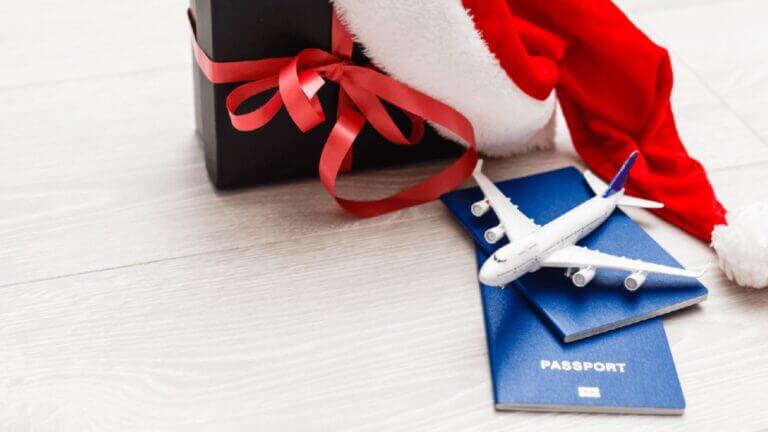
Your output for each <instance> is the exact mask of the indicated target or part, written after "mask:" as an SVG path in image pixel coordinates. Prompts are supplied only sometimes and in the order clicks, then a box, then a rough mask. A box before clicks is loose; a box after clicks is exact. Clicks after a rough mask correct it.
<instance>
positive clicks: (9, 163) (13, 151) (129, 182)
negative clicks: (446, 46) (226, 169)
mask: <svg viewBox="0 0 768 432" xmlns="http://www.w3.org/2000/svg"><path fill="white" fill-rule="evenodd" d="M620 4H621V5H622V7H625V10H626V11H627V12H628V13H629V15H630V17H631V18H632V19H634V20H635V21H636V22H638V23H639V24H640V25H641V26H642V27H643V28H645V29H647V30H648V31H649V33H650V35H651V36H652V37H653V38H654V39H656V40H658V41H660V42H663V43H664V44H666V45H668V46H669V47H670V49H671V54H672V59H673V63H674V65H675V71H676V86H675V89H674V92H673V106H674V109H675V112H676V115H677V121H678V127H679V129H680V133H681V135H682V136H683V138H684V140H685V141H686V143H687V145H688V147H689V150H690V152H691V153H692V154H693V155H695V156H696V157H698V158H700V159H701V160H702V162H703V163H704V165H705V166H707V168H709V169H710V172H711V180H712V182H713V184H714V185H715V187H716V189H717V190H718V192H719V194H720V196H721V198H722V200H723V201H724V202H725V203H726V205H728V206H735V205H740V204H745V203H750V202H754V201H756V200H763V201H767V200H768V188H766V187H763V184H762V183H763V182H765V181H768V134H766V132H765V131H766V127H765V121H764V120H765V117H764V115H765V114H764V110H763V109H759V108H760V107H764V106H765V103H766V102H768V93H767V92H766V91H765V90H768V86H766V83H767V82H768V81H767V80H766V79H765V78H766V75H765V74H766V70H767V69H766V68H765V67H763V66H765V64H764V62H765V58H767V57H765V56H764V55H762V54H764V53H765V52H766V51H768V41H766V39H765V37H764V35H765V33H764V32H763V33H759V32H758V30H760V29H761V28H762V27H760V25H761V21H760V20H759V19H757V18H756V17H758V16H765V14H766V13H768V7H767V6H765V3H764V2H758V1H751V0H742V1H728V2H726V1H724V0H723V1H717V0H714V1H713V0H674V1H672V2H670V1H666V2H659V1H655V0H654V1H643V2H638V1H635V0H624V1H621V2H620ZM185 7H186V4H185V2H184V1H183V0H162V1H153V2H146V3H135V2H133V3H125V2H118V1H115V0H110V1H103V0H102V1H95V0H83V1H80V2H77V4H74V3H71V2H70V3H61V2H53V1H46V0H32V1H28V2H16V3H7V4H3V5H0V49H2V50H3V52H4V56H3V58H2V59H1V60H0V65H2V66H3V67H0V150H1V151H2V153H0V154H2V155H3V156H2V158H0V244H2V245H3V246H4V247H2V248H0V262H2V265H1V266H0V293H2V295H3V301H2V302H0V344H2V355H0V430H3V431H27V430H29V431H68V430H72V431H78V432H80V431H90V430H93V431H113V430H114V431H193V430H194V431H198V430H199V431H222V430H227V431H229V430H232V431H241V430H242V431H252V430H354V431H379V430H426V431H429V430H435V431H445V430H457V431H458V430H461V431H465V430H556V429H567V430H598V431H600V430H606V431H615V430H618V429H620V430H639V431H658V430H723V429H726V428H728V429H729V430H760V429H761V428H762V429H764V428H765V427H766V424H768V414H766V413H765V410H764V409H763V406H762V405H763V404H762V398H763V396H764V395H766V394H768V367H766V366H765V365H766V364H768V344H767V343H766V342H765V335H766V334H767V333H768V321H766V320H765V311H766V309H768V291H751V290H745V289H741V288H738V287H735V286H734V285H732V284H731V283H729V282H728V281H727V280H725V279H724V277H723V275H722V274H721V273H720V272H718V271H711V272H709V273H708V274H707V275H706V276H705V278H704V282H705V283H706V284H707V285H708V286H709V287H710V289H711V295H710V299H709V300H708V301H707V302H705V303H704V304H703V305H701V306H700V307H695V308H692V309H690V310H687V311H682V312H678V313H675V314H673V315H671V316H669V317H668V318H667V319H665V324H666V330H667V333H668V336H669V340H670V344H671V347H672V351H673V354H674V356H675V360H676V362H677V368H678V372H679V374H680V379H681V381H682V384H683V388H684V391H685V395H686V399H687V402H688V409H687V412H686V414H685V415H684V416H683V417H681V418H665V417H645V416H643V417H639V416H608V415H586V414H531V413H497V412H495V411H494V410H493V407H492V394H491V385H490V377H489V371H488V364H487V361H488V360H487V356H486V347H485V334H484V330H483V322H482V315H481V308H480V298H479V295H478V291H477V281H476V274H475V263H474V255H473V251H472V247H471V244H470V241H469V240H468V239H467V237H466V236H465V235H464V233H463V232H462V231H461V229H460V228H459V227H458V226H457V225H456V224H455V223H454V222H453V221H452V220H451V218H450V217H449V215H448V214H447V211H446V210H445V209H443V207H442V206H441V205H440V204H439V203H430V204H427V205H423V206H419V207H417V208H413V209H408V210H405V211H403V212H399V213H397V214H393V215H387V216H384V217H380V218H375V219H365V220H360V219H355V218H352V217H350V216H347V215H345V214H343V213H341V212H340V211H339V210H338V209H337V208H336V207H335V205H334V204H333V202H332V201H331V200H330V198H328V197H327V196H326V194H325V192H324V190H323V189H322V187H321V186H320V184H319V183H318V182H317V181H316V180H312V179H309V180H305V181H298V182H291V183H284V184H278V185H272V186H268V187H262V188H257V189H252V190H247V191H240V192H230V193H218V192H216V191H214V190H213V189H212V188H211V186H210V185H209V183H208V181H207V178H206V175H205V172H204V167H203V161H202V155H201V150H200V148H199V143H198V141H197V138H196V137H195V135H194V132H193V130H192V128H193V121H192V99H191V85H192V84H191V72H190V67H191V65H190V64H189V45H188V34H187V30H186V24H185V21H184V9H185ZM760 14H762V15H760ZM719 16H722V17H724V18H723V19H722V20H718V17H719ZM715 24H719V25H715ZM728 38H731V39H733V38H741V39H742V42H741V44H739V45H738V48H734V50H735V51H730V50H729V48H730V47H736V45H737V44H736V43H731V44H728V43H726V42H723V43H722V44H720V45H716V46H715V48H712V49H710V48H708V47H710V46H712V45H711V44H712V43H715V42H713V41H718V40H720V39H722V40H727V39H728ZM747 40H748V41H747ZM747 42H748V43H747ZM721 63H722V64H721ZM726 64H727V67H726V66H725V65H726ZM560 120H561V121H560V125H561V127H560V131H559V134H558V138H557V140H558V146H557V150H556V151H555V152H546V153H538V154H533V155H528V156H524V157H520V158H516V159H511V160H504V161H490V162H489V163H488V164H487V168H488V174H489V175H490V176H491V177H492V178H495V179H503V178H509V177H514V176H522V175H527V174H531V173H534V172H539V171H544V170H547V169H552V168H557V167H561V166H565V165H574V164H575V165H579V164H580V162H579V160H578V158H577V157H576V155H575V154H574V153H573V150H572V149H571V148H570V143H569V138H568V136H567V133H565V131H564V126H563V125H564V123H563V122H562V118H561V119H560ZM437 167H438V164H434V163H431V164H424V165H420V166H415V167H407V168H401V169H391V170H382V171H376V172H369V173H361V174H355V175H352V176H349V177H345V178H344V180H343V182H342V191H343V192H344V193H346V194H347V195H350V196H370V195H371V194H373V195H381V194H384V193H386V192H387V191H393V190H395V189H397V188H398V187H400V186H402V185H404V184H405V183H408V182H412V181H414V180H416V179H417V178H419V177H420V176H423V175H425V172H427V171H430V170H435V169H437ZM631 214H632V216H633V217H634V218H635V219H636V220H638V221H639V222H640V223H642V224H643V225H644V226H645V227H646V229H647V230H648V231H649V233H650V234H651V235H652V236H654V237H655V238H656V239H657V240H658V241H659V242H660V243H662V244H663V245H664V246H665V247H666V248H667V249H668V250H669V251H670V252H671V253H672V254H673V255H675V256H676V257H677V258H678V259H679V260H680V261H682V262H683V263H684V264H686V265H689V266H702V265H705V264H706V263H707V262H709V261H710V260H712V259H713V255H712V253H711V251H710V250H709V249H708V248H707V247H706V245H703V244H701V243H700V242H698V241H696V240H695V239H692V238H691V237H689V236H687V235H686V234H684V233H683V232H681V231H679V230H678V229H676V228H674V227H671V226H669V225H667V224H666V223H664V222H662V221H660V220H659V219H658V218H656V217H655V216H653V215H651V214H649V213H647V212H644V211H641V210H637V211H633V212H631ZM734 420H737V421H734Z"/></svg>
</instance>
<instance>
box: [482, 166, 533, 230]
mask: <svg viewBox="0 0 768 432" xmlns="http://www.w3.org/2000/svg"><path fill="white" fill-rule="evenodd" d="M481 167H482V161H479V162H478V165H477V168H475V172H474V173H473V174H472V175H473V176H474V177H475V181H476V182H477V185H478V186H480V189H481V190H482V191H483V194H485V198H486V199H487V200H488V204H490V205H491V208H492V209H493V211H494V213H496V216H497V217H498V218H499V222H501V225H502V228H503V229H504V233H505V234H506V235H507V238H508V239H509V241H515V240H517V239H519V238H521V237H524V236H525V235H526V234H529V233H531V232H532V231H535V230H536V229H538V228H539V225H536V223H534V222H533V221H532V220H531V219H529V218H528V217H527V216H526V215H524V214H523V212H521V211H520V210H518V208H517V206H516V205H514V204H512V202H510V200H509V198H507V196H506V195H504V193H503V192H502V191H500V190H499V188H497V187H496V185H495V184H493V182H492V181H490V180H489V179H488V177H486V176H485V175H484V174H483V173H482V172H481V171H480V169H481Z"/></svg>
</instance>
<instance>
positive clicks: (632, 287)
mask: <svg viewBox="0 0 768 432" xmlns="http://www.w3.org/2000/svg"><path fill="white" fill-rule="evenodd" d="M646 277H648V274H647V273H645V272H634V273H632V274H631V275H629V276H627V278H626V279H624V288H626V289H627V291H637V290H639V289H640V287H641V286H643V284H644V283H645V278H646Z"/></svg>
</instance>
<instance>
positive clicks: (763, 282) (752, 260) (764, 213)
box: [712, 203, 768, 288]
mask: <svg viewBox="0 0 768 432" xmlns="http://www.w3.org/2000/svg"><path fill="white" fill-rule="evenodd" d="M727 219H728V225H718V226H716V227H715V229H714V230H713V231H712V247H714V248H715V251H716V252H717V256H718V258H719V260H720V268H722V269H723V271H724V272H725V274H726V275H727V276H728V279H730V280H732V281H735V282H736V283H737V284H739V285H741V286H748V287H752V288H765V287H767V286H768V204H767V203H760V204H752V205H748V206H745V207H741V208H738V209H736V210H735V211H730V212H728V217H727Z"/></svg>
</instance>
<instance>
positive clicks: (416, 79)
mask: <svg viewBox="0 0 768 432" xmlns="http://www.w3.org/2000/svg"><path fill="white" fill-rule="evenodd" d="M333 1H334V4H335V5H336V7H337V10H338V11H339V14H340V16H341V19H342V20H343V21H344V22H345V23H346V24H347V26H348V27H349V28H350V30H351V31H352V33H354V34H355V35H356V37H357V38H358V39H359V41H360V42H362V44H363V45H364V47H365V50H366V52H367V54H368V55H369V57H370V58H371V59H372V61H373V62H374V63H375V64H376V65H377V66H378V67H380V68H381V69H382V70H384V71H386V72H387V73H388V74H390V75H391V76H393V77H394V78H396V79H398V80H400V81H402V82H404V83H406V84H408V85H410V86H411V87H414V88H416V89H418V90H420V91H422V92H424V93H427V94H429V95H430V96H432V97H434V98H437V99H439V100H441V101H443V102H445V103H447V104H449V105H451V106H453V107H454V108H456V109H457V110H458V111H460V112H461V113H463V114H464V115H465V116H466V117H467V118H468V119H469V120H470V121H471V122H472V124H473V126H474V128H475V133H476V137H477V141H478V149H479V151H480V152H481V153H483V154H485V155H487V156H509V155H514V154H519V153H523V152H528V151H530V150H533V149H543V148H549V147H551V146H552V139H553V137H554V112H555V103H556V98H557V101H559V103H560V105H561V107H562V110H563V113H564V115H565V119H566V122H567V124H568V128H569V130H570V133H571V137H572V138H573V143H574V147H575V148H576V151H577V152H578V153H579V155H580V156H581V157H582V158H583V159H584V161H585V162H586V164H587V165H588V166H589V167H590V169H591V170H592V171H594V172H596V173H597V174H598V175H600V176H601V177H603V178H604V179H608V178H610V177H611V176H612V175H613V174H614V173H615V172H616V170H617V169H618V168H619V167H620V166H621V164H622V162H623V161H624V160H625V159H626V157H627V155H629V154H630V153H631V152H632V151H634V150H638V151H639V153H640V157H639V158H638V161H637V164H636V166H635V168H634V170H633V171H632V174H631V176H630V179H629V183H628V186H627V188H628V191H629V192H630V193H632V194H635V195H638V196H643V197H646V198H649V199H653V200H657V201H661V202H663V203H664V204H665V207H664V209H661V210H659V211H658V215H659V216H661V217H662V218H664V219H666V220H667V221H669V222H671V223H673V224H675V225H677V226H679V227H680V228H682V229H684V230H686V231H688V232H689V233H691V234H692V235H694V236H696V237H698V238H700V239H702V240H704V241H706V242H711V244H712V246H713V247H714V248H715V250H716V252H717V254H718V257H719V261H720V266H721V267H722V268H723V270H724V271H725V273H726V274H727V275H728V277H729V278H730V279H732V280H734V281H736V282H737V283H739V284H741V285H745V286H752V287H765V286H768V205H756V206H751V207H748V208H745V209H741V210H736V211H732V212H730V213H729V214H728V216H727V218H726V211H725V209H724V208H723V206H722V205H721V204H720V202H719V201H718V200H717V198H716V196H715V193H714V191H713V189H712V186H711V185H710V183H709V181H708V179H707V175H706V173H705V171H704V169H703V168H702V166H701V165H700V164H699V163H698V162H697V161H696V160H694V159H692V158H691V157H690V156H689V155H688V153H687V152H686V150H685V148H684V147H683V145H682V143H681V141H680V138H679V137H678V134H677V130H676V128H675V122H674V118H673V115H672V111H671V107H670V102H669V97H670V92H671V89H672V69H671V66H670V62H669V57H668V54H667V52H666V50H664V49H663V48H661V47H659V46H657V45H655V44H654V43H653V42H651V41H650V40H649V39H648V38H647V37H646V36H645V35H644V34H643V33H642V32H640V31H639V30H638V29H637V28H636V27H634V25H633V24H632V23H631V22H630V21H629V20H628V19H627V18H626V17H625V16H624V15H623V13H622V12H621V11H620V10H619V9H618V8H617V7H616V6H614V5H613V4H612V3H611V2H610V1H608V0H596V1H591V2H585V1H583V0H559V1H541V0H515V1H507V0H419V1H415V0H333Z"/></svg>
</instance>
